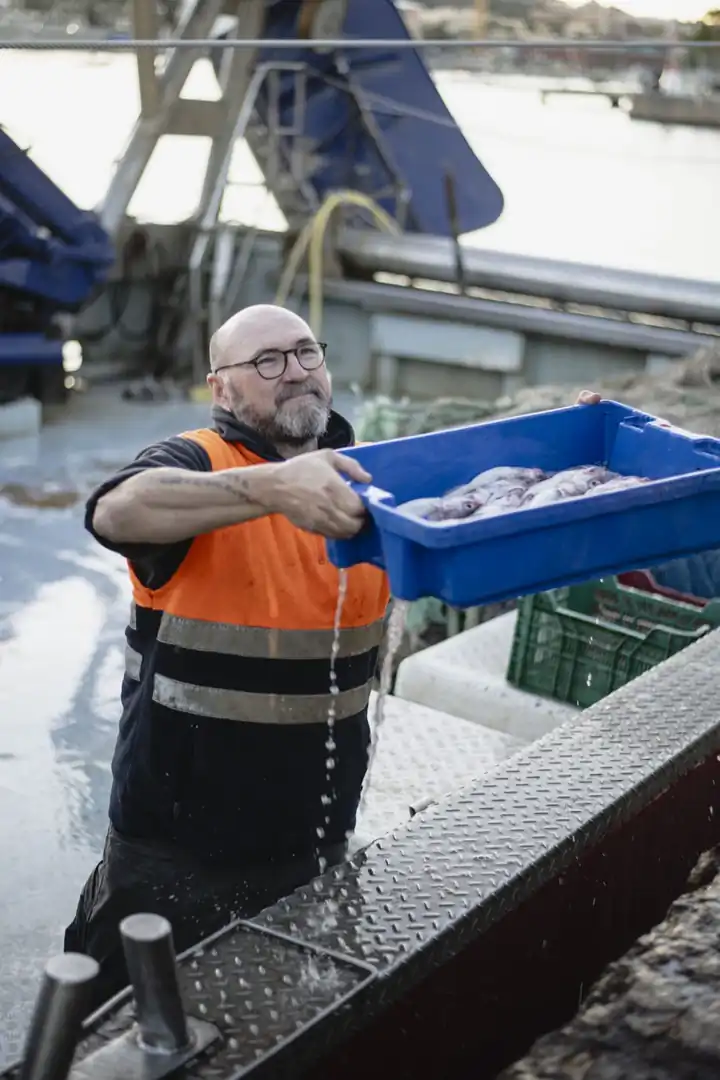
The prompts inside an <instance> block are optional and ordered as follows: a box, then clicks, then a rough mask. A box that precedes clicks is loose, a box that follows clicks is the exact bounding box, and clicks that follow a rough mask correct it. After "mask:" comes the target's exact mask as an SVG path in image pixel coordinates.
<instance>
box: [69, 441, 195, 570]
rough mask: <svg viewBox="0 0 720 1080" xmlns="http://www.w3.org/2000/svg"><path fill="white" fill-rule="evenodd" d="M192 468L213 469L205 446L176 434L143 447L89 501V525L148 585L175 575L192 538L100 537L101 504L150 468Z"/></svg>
mask: <svg viewBox="0 0 720 1080" xmlns="http://www.w3.org/2000/svg"><path fill="white" fill-rule="evenodd" d="M167 468H171V469H188V470H190V471H192V472H212V464H211V462H210V458H209V456H208V454H207V452H206V451H205V450H204V449H203V447H201V446H198V444H197V443H195V442H193V441H192V440H191V439H183V438H182V436H180V435H177V436H173V437H172V438H170V439H164V440H163V441H162V442H158V443H154V444H153V445H152V446H148V447H146V449H145V450H142V451H141V452H140V453H139V454H138V456H137V457H136V458H135V460H134V461H131V462H129V464H127V465H125V466H124V467H123V468H122V469H119V470H118V472H116V473H114V474H113V475H112V476H110V477H108V479H107V480H104V481H103V482H102V484H100V485H99V486H98V487H97V488H96V489H95V490H94V491H93V493H92V494H91V495H90V497H89V499H88V500H87V502H86V504H85V528H86V529H87V530H88V532H89V533H90V534H91V535H92V536H93V537H94V539H95V540H97V542H98V543H99V544H102V546H103V547H104V548H107V549H108V551H114V552H116V553H117V554H118V555H122V556H123V557H124V558H126V559H128V560H129V561H130V562H131V563H132V564H133V569H134V570H135V573H136V574H137V576H138V578H139V579H140V580H141V581H142V582H143V584H144V585H146V586H147V587H148V588H160V586H161V585H163V584H165V582H166V581H168V580H169V579H170V577H172V575H173V573H175V571H176V570H177V568H178V567H179V566H180V564H181V563H182V561H183V559H184V558H185V556H186V555H187V553H188V551H189V550H190V546H191V544H192V540H182V541H180V542H179V543H173V544H115V543H113V542H112V541H110V540H108V539H106V537H104V536H100V535H99V534H98V532H97V531H96V529H95V526H94V521H93V519H94V517H95V510H96V508H97V504H98V502H99V501H100V499H101V498H102V497H103V495H107V494H108V492H110V491H113V490H114V489H115V488H116V487H118V485H120V484H122V483H123V482H124V481H125V480H129V479H130V477H132V476H137V475H138V473H142V472H146V470H147V469H167Z"/></svg>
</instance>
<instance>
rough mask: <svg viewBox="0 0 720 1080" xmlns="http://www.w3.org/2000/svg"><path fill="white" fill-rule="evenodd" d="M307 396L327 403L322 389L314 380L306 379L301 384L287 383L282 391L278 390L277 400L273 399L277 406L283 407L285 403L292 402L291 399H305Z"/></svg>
mask: <svg viewBox="0 0 720 1080" xmlns="http://www.w3.org/2000/svg"><path fill="white" fill-rule="evenodd" d="M307 394H312V395H313V396H314V397H316V398H317V399H318V401H322V403H323V404H325V403H326V402H327V401H328V397H327V395H326V394H325V392H324V390H323V388H322V387H321V386H320V385H319V383H317V382H315V380H314V379H307V380H306V381H305V382H302V383H289V384H287V385H286V386H285V387H284V389H282V390H280V391H279V393H278V395H277V398H276V399H275V400H276V402H277V404H278V405H283V404H284V403H285V402H286V401H292V400H293V398H298V397H305V396H306V395H307Z"/></svg>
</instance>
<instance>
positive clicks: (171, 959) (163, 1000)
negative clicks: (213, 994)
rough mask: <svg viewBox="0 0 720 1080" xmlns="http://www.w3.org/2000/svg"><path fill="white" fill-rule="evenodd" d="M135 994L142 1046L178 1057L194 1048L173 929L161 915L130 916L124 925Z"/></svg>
mask: <svg viewBox="0 0 720 1080" xmlns="http://www.w3.org/2000/svg"><path fill="white" fill-rule="evenodd" d="M120 935H121V937H122V943H123V950H124V952H125V962H126V963H127V968H128V974H129V975H130V982H131V983H132V987H133V991H134V994H135V1004H136V1009H137V1023H138V1028H139V1029H140V1038H139V1042H140V1046H141V1048H142V1049H143V1050H147V1051H150V1052H155V1053H158V1054H177V1053H178V1052H180V1051H182V1050H185V1049H187V1047H188V1046H189V1045H190V1035H189V1032H188V1025H187V1020H186V1018H185V1010H184V1008H183V1003H182V998H181V996H180V986H179V984H178V977H177V965H176V963H175V949H174V946H173V940H172V927H171V926H170V923H169V922H168V921H167V919H163V918H162V916H161V915H145V914H141V915H130V916H129V917H128V918H126V919H123V921H122V922H121V923H120Z"/></svg>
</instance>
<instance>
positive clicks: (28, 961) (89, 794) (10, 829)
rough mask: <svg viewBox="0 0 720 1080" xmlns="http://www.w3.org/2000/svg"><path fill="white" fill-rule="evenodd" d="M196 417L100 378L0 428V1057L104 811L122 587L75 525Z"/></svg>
mask: <svg viewBox="0 0 720 1080" xmlns="http://www.w3.org/2000/svg"><path fill="white" fill-rule="evenodd" d="M206 416H207V407H206V406H204V405H193V404H187V403H178V404H162V405H155V404H143V405H131V404H128V403H124V402H122V401H121V400H120V395H119V392H118V391H117V390H112V391H107V390H103V391H95V392H93V394H92V395H89V396H88V397H78V398H75V399H73V400H72V402H71V403H70V405H69V407H68V408H67V409H65V410H64V411H63V412H62V413H61V414H60V416H59V417H58V418H57V419H56V421H55V422H54V423H53V422H51V423H50V424H48V426H46V427H45V428H44V430H43V431H42V433H41V434H40V436H39V437H33V438H23V439H12V440H5V441H0V867H1V868H2V873H1V874H0V1067H2V1064H3V1063H4V1062H5V1061H7V1058H8V1056H9V1054H10V1053H11V1044H12V1043H14V1042H15V1037H16V1035H17V1031H18V1030H22V1029H24V1028H25V1026H26V1023H27V1017H28V1012H29V1008H30V1006H31V1003H32V1001H33V999H34V997H35V994H36V992H37V989H38V986H39V974H40V971H41V969H42V967H43V964H44V962H45V960H46V959H47V957H48V956H49V955H50V954H51V953H53V952H55V951H58V950H59V949H60V948H61V947H62V935H63V931H64V928H65V925H66V924H67V923H68V922H69V921H70V919H71V918H72V916H73V913H74V910H75V905H76V903H77V896H78V892H79V890H80V887H81V885H82V883H83V881H84V879H85V877H86V876H87V874H88V872H89V871H90V870H91V869H92V867H93V865H94V863H95V862H96V860H97V857H98V855H99V852H100V850H101V847H102V841H103V837H104V833H105V828H106V822H107V797H108V790H109V780H110V759H111V756H112V750H113V745H114V741H115V733H116V727H117V721H118V718H119V714H120V708H119V688H120V681H121V674H122V669H123V647H124V629H125V624H126V621H127V613H128V607H129V596H130V589H129V583H128V580H127V575H126V570H125V565H124V562H123V560H122V559H120V558H118V557H117V556H115V555H113V554H111V553H110V552H106V551H104V550H103V549H102V548H100V547H99V546H98V545H97V544H96V543H95V542H94V541H93V540H92V538H91V537H90V535H89V534H88V533H87V532H86V531H85V529H84V527H83V510H84V500H85V497H86V495H87V494H88V493H89V492H90V491H91V490H92V488H93V487H94V486H95V485H96V484H97V483H98V482H99V481H100V480H101V479H102V478H103V477H105V476H107V475H108V474H109V473H111V472H112V471H114V470H115V469H116V468H118V467H119V466H121V465H122V464H124V463H125V462H126V461H127V460H129V459H130V458H132V457H133V456H134V455H135V453H136V452H137V451H138V450H139V449H141V448H142V447H143V446H145V445H147V444H148V443H151V442H153V441H154V440H155V439H159V438H163V437H164V436H166V435H171V434H174V433H176V432H178V431H183V430H186V429H188V428H192V427H199V426H201V425H202V424H203V423H204V422H205V418H206ZM13 1049H14V1047H13Z"/></svg>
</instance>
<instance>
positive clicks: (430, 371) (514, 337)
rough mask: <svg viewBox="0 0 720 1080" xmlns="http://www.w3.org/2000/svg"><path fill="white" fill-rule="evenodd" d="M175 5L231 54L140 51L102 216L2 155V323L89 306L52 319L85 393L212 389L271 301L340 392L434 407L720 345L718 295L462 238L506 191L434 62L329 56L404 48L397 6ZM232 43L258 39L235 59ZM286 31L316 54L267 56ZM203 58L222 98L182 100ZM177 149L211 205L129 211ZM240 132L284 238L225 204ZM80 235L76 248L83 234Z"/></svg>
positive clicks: (182, 36)
mask: <svg viewBox="0 0 720 1080" xmlns="http://www.w3.org/2000/svg"><path fill="white" fill-rule="evenodd" d="M134 11H135V24H134V26H135V30H134V32H135V34H136V35H138V36H139V38H140V39H145V40H154V39H155V38H157V34H158V25H157V22H156V18H155V15H154V14H153V9H152V6H150V7H148V6H147V5H143V4H136V5H135V8H134ZM179 11H180V22H179V24H178V26H177V27H176V30H175V33H176V34H177V37H178V39H179V40H185V41H186V42H197V41H200V42H202V41H203V40H205V41H207V40H208V39H210V40H217V42H218V47H217V48H212V49H208V48H207V47H202V46H199V47H197V48H195V47H192V46H190V47H183V48H177V49H175V50H171V49H167V50H165V53H164V54H163V56H162V57H161V58H158V57H157V56H156V55H154V52H153V50H152V49H148V48H145V49H139V50H137V74H138V80H139V88H140V100H141V112H140V115H139V116H138V118H137V122H136V124H135V126H134V128H133V131H132V133H131V136H130V139H129V142H128V144H127V146H126V148H125V151H124V153H123V155H122V156H121V158H120V160H119V162H118V164H117V167H116V169H115V171H114V175H113V176H112V178H111V180H110V183H109V186H108V189H107V192H106V195H105V197H104V199H103V201H102V204H101V205H100V206H99V207H98V208H97V216H96V217H95V218H93V217H92V215H88V214H84V213H82V212H80V211H78V210H77V208H75V207H73V206H72V204H71V203H70V202H69V201H68V200H66V199H64V197H62V196H61V194H60V193H59V192H57V190H56V189H55V187H54V185H53V184H52V180H51V179H49V178H48V177H46V176H44V175H42V174H41V173H40V171H39V170H38V169H37V168H35V167H34V166H33V164H32V162H31V161H30V160H29V159H28V158H27V157H25V158H23V155H22V148H19V149H18V148H14V149H13V152H12V153H11V154H9V155H7V156H6V155H3V156H2V158H0V192H2V198H3V202H2V203H1V204H0V213H2V215H3V224H4V235H7V237H8V240H7V242H6V244H5V246H4V247H3V249H2V252H1V255H2V259H3V262H2V264H1V267H0V269H2V273H3V286H4V288H3V312H4V314H3V333H4V334H5V335H8V334H12V333H15V327H16V326H18V325H20V323H22V326H23V327H25V328H26V332H27V333H39V334H41V335H45V337H46V338H47V334H48V333H50V334H51V340H55V341H56V342H57V341H59V338H58V337H57V333H56V331H55V330H54V329H53V330H52V332H50V331H49V329H48V327H49V323H48V319H50V320H51V321H53V320H54V322H53V325H54V326H56V325H59V324H58V319H57V317H56V316H58V315H60V314H62V313H66V312H73V311H77V309H78V307H79V305H81V304H82V303H84V306H83V308H82V311H81V312H80V314H79V315H78V316H77V317H76V318H75V319H74V321H73V323H72V324H69V323H68V320H67V319H64V320H61V321H62V324H63V327H64V328H65V329H64V331H63V332H64V334H65V337H66V340H68V341H72V342H73V345H72V347H71V350H70V351H71V352H72V354H73V357H74V360H73V363H74V364H75V365H77V363H78V361H79V360H82V369H81V372H78V369H77V367H76V368H75V371H74V374H71V380H70V381H71V382H72V384H73V385H75V386H77V385H79V383H80V379H79V374H81V375H82V377H83V379H84V380H85V381H86V382H92V381H93V380H95V381H98V380H100V379H103V378H107V377H108V376H109V375H113V374H114V375H115V376H118V375H119V376H121V377H126V378H128V377H133V376H134V377H141V378H144V379H146V380H148V379H149V380H151V381H152V380H157V379H165V380H167V379H171V380H173V381H174V382H175V383H176V384H178V385H180V386H182V387H188V386H190V387H201V386H202V385H203V384H204V376H205V371H206V357H207V342H208V338H209V336H210V334H212V332H213V330H214V329H215V328H216V327H217V326H218V325H219V324H220V323H221V322H222V321H223V320H224V318H226V317H227V316H228V315H229V314H230V313H231V312H232V311H234V310H237V309H238V308H239V307H241V306H243V305H245V304H247V303H252V302H257V301H272V300H278V301H280V302H289V303H291V304H293V305H295V306H297V307H299V308H301V309H302V310H304V311H305V312H306V313H307V314H308V315H309V317H310V321H311V322H312V323H314V325H315V329H316V332H318V333H320V332H322V333H323V334H324V335H325V336H326V337H329V338H331V339H332V340H334V341H339V342H341V343H342V347H341V348H338V349H337V353H338V355H337V357H336V360H335V365H334V375H335V385H336V386H337V387H339V388H348V387H350V386H355V387H357V388H358V389H359V390H360V392H362V393H363V394H366V395H372V394H380V395H386V396H389V397H403V396H405V395H408V394H409V395H410V396H413V397H416V398H418V399H421V400H422V399H428V398H430V399H431V398H434V397H435V396H437V394H438V388H439V387H441V386H443V385H445V384H446V381H447V379H448V377H452V380H453V385H454V386H455V388H456V393H457V394H458V395H459V396H466V397H474V398H482V399H484V400H494V399H496V398H499V397H501V396H503V395H506V394H508V393H513V392H514V391H515V390H517V388H518V387H522V386H525V385H534V384H537V383H542V382H547V381H563V380H566V379H567V378H568V372H569V370H570V369H571V370H572V371H573V373H577V377H578V378H581V379H585V380H586V381H587V380H591V379H592V378H597V377H598V375H599V374H601V373H602V371H603V370H604V369H605V368H606V367H607V366H608V365H610V366H612V367H614V368H616V369H619V368H621V367H623V368H627V369H630V370H635V371H638V370H644V369H646V368H649V369H656V368H657V367H658V365H663V364H666V363H671V362H672V361H673V360H675V359H677V358H679V357H682V356H685V355H687V354H688V353H690V352H692V351H693V350H694V349H696V348H697V347H699V346H701V345H702V344H703V343H704V341H706V340H707V338H708V336H709V335H712V334H713V333H715V332H716V330H717V327H718V325H719V324H720V301H719V300H718V295H717V289H716V287H715V284H714V283H712V282H703V281H686V280H679V279H674V278H663V277H660V276H656V275H650V274H641V273H633V272H624V271H617V270H613V269H610V268H604V267H597V266H591V265H587V266H584V265H580V264H574V263H562V262H557V261H553V260H546V259H537V258H525V257H523V256H517V255H509V254H505V253H502V252H492V251H487V250H483V249H482V247H473V248H470V247H467V246H466V245H465V244H464V243H463V242H462V237H463V235H464V234H467V233H468V232H477V230H481V229H482V228H484V227H486V226H489V225H491V224H492V223H493V222H494V221H496V220H497V219H498V217H499V216H500V215H501V213H502V210H503V196H502V192H501V190H500V187H499V185H498V182H497V181H496V179H495V178H493V177H492V176H491V175H490V174H489V173H488V171H487V170H486V168H485V167H484V166H483V164H482V163H481V162H480V161H479V160H478V158H477V157H476V155H475V153H474V152H473V151H472V150H471V148H470V147H469V145H468V143H467V141H466V140H465V138H464V136H463V134H462V133H461V131H460V130H459V129H458V127H457V125H456V123H455V121H454V120H453V118H452V116H451V115H450V113H449V112H448V109H447V108H446V106H445V105H444V103H443V101H442V99H441V97H440V95H439V93H438V91H437V89H436V88H435V85H434V83H433V80H432V78H431V76H430V74H429V73H428V70H427V68H426V66H425V64H424V63H423V60H422V56H421V54H420V53H419V52H418V51H416V50H414V49H407V48H404V49H396V50H394V51H393V50H392V49H389V48H387V47H386V46H385V47H382V48H380V47H379V48H377V49H375V48H363V49H345V50H343V49H338V48H329V47H326V46H324V45H323V44H322V40H323V38H324V39H325V40H326V41H330V40H332V39H333V38H334V39H335V41H337V40H338V35H340V40H342V38H343V36H344V37H345V38H346V39H352V38H355V39H364V40H372V39H377V40H378V41H385V42H387V41H392V40H393V39H398V38H400V39H403V40H407V38H408V32H407V30H406V28H405V24H404V22H403V19H402V17H401V14H400V13H399V11H398V10H397V9H396V7H395V5H394V4H393V3H392V2H391V0H373V3H372V4H363V3H360V2H359V0H357V2H353V0H344V2H340V0H338V2H326V3H317V2H316V0H313V2H311V3H309V4H300V5H298V4H297V3H295V2H292V3H283V2H273V3H270V2H267V0H245V2H244V3H242V4H236V5H233V4H232V3H229V4H228V3H225V4H221V3H215V4H213V3H212V2H211V0H203V2H197V3H189V4H186V5H182V6H181V8H180V9H179ZM230 37H236V38H239V39H240V40H243V41H244V42H251V43H256V44H255V45H253V46H252V47H247V45H246V46H244V47H242V48H227V49H223V48H221V47H220V46H221V43H222V42H223V41H224V40H226V39H229V38H230ZM278 40H291V41H298V42H305V41H307V46H305V45H303V46H302V47H300V46H298V47H297V48H287V47H285V48H272V47H271V45H269V44H264V42H272V41H278ZM210 54H212V55H211V56H210ZM209 56H210V59H211V60H212V63H213V65H214V69H215V74H216V78H217V84H218V93H217V95H216V99H215V100H195V99H193V98H192V97H188V96H186V95H185V94H183V87H184V86H185V84H186V82H187V79H188V76H189V74H190V72H191V70H192V68H193V66H194V65H195V63H196V62H197V61H198V60H201V59H207V58H208V57H209ZM168 135H170V136H181V137H186V138H194V137H197V136H199V135H202V136H203V137H204V138H205V139H206V140H208V141H209V143H210V150H209V153H208V155H207V164H206V169H205V175H204V179H203V183H202V189H201V192H200V196H199V199H198V205H197V207H196V212H195V214H194V215H193V216H192V217H191V219H190V220H188V221H187V222H184V223H182V224H181V225H178V226H167V227H165V226H159V225H153V224H152V223H150V224H138V223H137V222H135V221H134V220H132V218H131V217H129V215H128V207H129V206H130V204H131V201H132V198H133V195H134V193H135V192H136V190H137V188H138V185H139V184H140V181H141V180H142V177H143V175H144V174H145V172H146V170H147V168H148V166H149V164H150V162H151V159H152V157H153V154H154V153H155V151H156V150H157V147H158V144H159V143H160V141H161V139H162V138H163V137H164V136H168ZM3 138H4V140H5V145H6V146H10V145H11V144H10V143H9V142H8V138H9V137H8V136H7V135H4V136H3ZM242 139H244V140H246V142H247V145H248V146H249V148H250V149H251V151H252V153H253V155H254V157H255V160H256V162H257V164H258V166H259V168H260V170H261V173H262V176H263V178H264V183H265V186H266V190H267V192H269V193H270V195H271V196H272V197H273V199H274V200H275V203H276V204H277V207H278V209H279V213H280V215H281V217H282V219H283V221H284V223H285V225H286V227H285V228H284V229H283V230H282V231H277V232H268V231H264V230H261V229H259V228H257V227H254V226H251V227H240V226H237V225H235V224H233V223H232V221H228V220H227V219H226V217H225V216H224V215H223V213H222V208H223V205H224V201H225V200H226V198H227V196H228V192H229V191H232V189H233V186H234V185H236V182H237V178H236V177H234V176H233V175H232V172H231V165H232V161H233V153H234V150H235V148H236V147H237V145H238V142H239V140H242ZM21 167H22V170H24V172H25V174H26V179H27V178H28V177H29V176H30V175H31V176H32V179H33V188H32V190H33V191H34V193H35V197H34V199H33V201H32V203H31V204H30V205H29V204H28V202H27V196H24V195H23V194H22V192H20V191H19V190H18V184H20V186H22V184H23V183H24V182H25V181H24V180H23V178H22V175H14V172H13V170H15V171H17V170H19V169H20V168H21ZM79 222H83V226H82V227H83V229H84V230H85V231H84V233H83V240H82V244H84V245H85V247H84V248H83V247H82V245H81V246H80V247H78V246H77V243H76V239H75V234H73V232H72V230H73V229H75V230H77V228H78V227H79V225H78V223H79ZM110 244H112V245H113V247H114V252H115V259H114V262H113V264H112V266H108V251H109V250H110ZM60 256H61V257H62V258H63V259H67V258H71V259H72V260H74V261H73V263H72V266H73V274H74V275H75V277H77V275H80V276H81V278H82V282H83V283H84V289H85V291H84V293H81V292H80V291H78V290H79V285H78V283H77V282H76V281H74V278H73V279H72V281H71V278H67V286H66V287H67V295H61V294H60V293H58V291H57V289H56V288H55V286H54V285H53V283H52V282H51V281H50V280H49V279H50V276H51V274H54V275H55V277H56V278H57V277H58V276H62V277H63V280H66V279H65V276H64V275H59V267H60V262H59V261H58V258H59V257H60ZM18 259H20V262H18ZM93 260H95V261H93ZM50 265H51V266H52V272H50V271H48V266H50ZM21 266H22V267H23V268H24V269H22V270H21ZM73 282H74V283H73ZM18 320H20V322H18ZM53 334H54V335H55V337H54V338H53V337H52V335H53ZM6 340H7V339H6ZM14 348H15V346H13V349H14ZM52 348H54V350H55V356H56V359H57V357H58V355H59V353H58V346H57V345H56V346H53V347H51V350H52ZM65 352H66V356H67V353H68V350H67V349H66V350H65ZM1 355H5V357H6V358H5V360H4V362H3V365H2V370H1V371H0V382H1V383H2V385H4V386H5V388H6V389H5V391H4V398H5V400H6V401H7V400H9V399H10V398H12V397H15V398H17V397H19V396H21V395H22V392H23V389H24V390H25V391H29V392H30V393H31V394H33V396H37V394H36V393H35V389H36V384H37V380H35V379H34V377H33V376H30V377H29V381H27V380H26V381H25V382H24V376H23V374H22V372H23V371H26V372H27V371H29V370H30V368H32V366H33V365H32V364H29V365H28V366H25V363H26V362H25V361H23V364H22V365H21V366H20V367H18V365H17V364H16V363H15V362H14V361H13V364H12V368H13V370H12V371H11V370H10V359H9V357H10V346H9V345H6V346H5V347H4V352H3V354H1ZM29 359H31V358H30V357H27V360H29ZM43 385H44V384H43ZM39 393H40V395H41V396H42V395H43V394H45V393H46V391H45V390H42V391H39ZM7 422H8V423H12V422H11V421H7Z"/></svg>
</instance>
